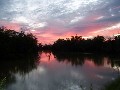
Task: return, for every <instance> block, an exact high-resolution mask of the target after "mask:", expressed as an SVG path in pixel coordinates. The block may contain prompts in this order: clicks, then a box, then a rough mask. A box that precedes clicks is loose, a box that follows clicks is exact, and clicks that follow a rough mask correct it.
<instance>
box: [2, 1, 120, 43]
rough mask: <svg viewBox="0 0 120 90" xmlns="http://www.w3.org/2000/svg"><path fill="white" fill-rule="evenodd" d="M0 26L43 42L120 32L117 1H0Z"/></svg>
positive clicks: (111, 34) (110, 34)
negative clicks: (22, 32)
mask: <svg viewBox="0 0 120 90" xmlns="http://www.w3.org/2000/svg"><path fill="white" fill-rule="evenodd" d="M0 26H5V27H7V28H10V29H15V30H16V31H21V30H23V31H25V32H26V33H27V32H28V33H29V32H31V33H34V34H35V35H36V37H37V38H38V40H39V42H42V43H53V41H55V40H57V39H58V38H67V37H70V36H71V35H76V34H77V35H82V36H83V37H92V36H96V35H104V36H113V35H116V34H119V33H120V0H0ZM21 28H22V29H21Z"/></svg>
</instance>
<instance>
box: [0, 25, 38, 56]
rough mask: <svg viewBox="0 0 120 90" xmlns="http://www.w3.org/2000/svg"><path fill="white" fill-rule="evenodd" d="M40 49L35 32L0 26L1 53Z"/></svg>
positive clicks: (28, 51) (32, 51) (27, 51)
mask: <svg viewBox="0 0 120 90" xmlns="http://www.w3.org/2000/svg"><path fill="white" fill-rule="evenodd" d="M37 51H38V42H37V38H36V37H35V36H33V34H31V33H29V34H25V33H24V32H23V31H21V32H16V31H14V30H10V29H6V28H5V27H1V28H0V54H16V53H17V54H18V53H22V54H26V53H34V52H37Z"/></svg>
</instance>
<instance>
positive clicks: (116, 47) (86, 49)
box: [43, 35, 120, 54]
mask: <svg viewBox="0 0 120 90" xmlns="http://www.w3.org/2000/svg"><path fill="white" fill-rule="evenodd" d="M43 49H44V50H47V49H50V50H53V51H55V52H59V51H64V52H65V51H66V52H83V53H115V54H118V53H120V35H119V36H115V37H114V38H108V39H105V37H103V36H96V37H94V38H92V39H84V38H82V36H77V35H76V36H72V37H71V38H66V39H58V40H57V41H55V42H54V44H52V45H44V46H43Z"/></svg>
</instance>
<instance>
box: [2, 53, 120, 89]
mask: <svg viewBox="0 0 120 90" xmlns="http://www.w3.org/2000/svg"><path fill="white" fill-rule="evenodd" d="M39 56H40V58H39V57H38V55H34V56H31V55H29V56H27V57H22V58H20V57H16V58H14V59H13V58H12V60H9V59H10V58H7V59H6V60H8V61H10V62H9V63H5V62H2V64H1V66H0V74H1V76H0V77H1V78H4V77H6V78H7V79H6V81H7V83H6V90H100V88H101V87H102V86H103V85H104V84H105V83H107V82H109V81H111V80H114V79H115V78H117V77H118V76H119V67H120V57H116V56H107V55H93V54H80V53H52V52H42V53H40V54H39ZM2 61H3V60H2ZM4 61H5V60H4ZM8 61H7V62H8ZM11 61H12V62H11Z"/></svg>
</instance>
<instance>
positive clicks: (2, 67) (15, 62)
mask: <svg viewBox="0 0 120 90" xmlns="http://www.w3.org/2000/svg"><path fill="white" fill-rule="evenodd" d="M39 58H40V57H39V54H38V53H37V54H31V55H22V54H21V55H1V56H0V84H1V86H0V88H3V87H6V86H7V85H9V84H12V83H15V82H16V78H15V76H14V74H16V73H19V74H20V75H22V76H24V75H25V74H27V73H29V72H30V71H31V70H32V69H34V68H37V65H36V64H37V62H38V60H39Z"/></svg>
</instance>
